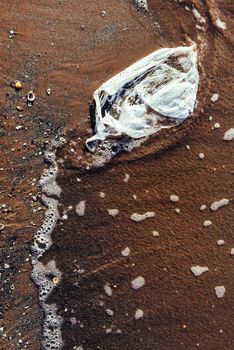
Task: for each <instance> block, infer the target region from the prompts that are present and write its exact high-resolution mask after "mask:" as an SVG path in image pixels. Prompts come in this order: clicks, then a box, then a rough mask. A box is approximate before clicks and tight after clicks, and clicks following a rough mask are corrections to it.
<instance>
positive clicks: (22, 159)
mask: <svg viewBox="0 0 234 350" xmlns="http://www.w3.org/2000/svg"><path fill="white" fill-rule="evenodd" d="M217 4H218V6H219V11H220V17H221V18H222V19H223V20H225V22H226V24H227V29H226V31H225V32H223V31H222V30H218V29H217V28H215V27H214V25H213V23H211V22H210V20H209V18H208V17H206V20H207V31H206V32H205V34H203V31H200V32H199V31H198V29H196V25H197V22H196V19H195V18H194V16H192V11H186V10H185V9H184V6H182V5H181V4H177V3H176V2H175V1H169V0H168V1H164V2H163V3H162V2H161V1H160V2H159V1H158V2H156V1H155V2H153V1H148V6H149V10H150V12H151V15H149V14H148V13H146V12H144V11H143V12H142V11H139V10H137V9H136V8H135V7H133V6H132V3H131V2H130V1H114V0H113V1H103V0H102V1H101V0H100V1H99V0H97V1H95V3H94V2H93V1H86V2H85V3H82V2H77V1H70V2H67V1H59V2H58V1H50V3H49V4H46V6H45V4H44V2H42V1H39V2H38V1H31V2H26V1H23V2H20V3H19V2H16V1H13V0H12V1H8V2H7V3H6V2H2V4H1V6H2V9H1V13H2V15H1V17H2V21H1V24H0V29H1V33H2V35H1V48H0V50H1V58H0V60H1V61H0V62H1V67H2V69H1V78H2V82H3V83H2V89H1V93H0V102H1V141H2V142H1V145H2V146H3V147H2V149H3V150H2V154H3V157H2V164H1V187H2V189H1V193H0V196H1V222H2V223H3V224H4V226H5V227H4V229H3V230H2V231H1V232H0V240H1V279H2V282H3V284H2V286H3V287H1V288H2V292H3V293H2V294H1V297H0V299H1V303H0V304H1V309H0V311H1V317H2V319H1V322H0V326H1V330H0V332H1V334H0V336H1V338H0V345H1V349H3V350H5V349H9V350H13V349H16V348H19V349H23V348H29V349H33V350H34V349H35V350H36V349H38V348H39V341H40V335H41V324H42V318H43V315H42V313H41V311H40V308H39V307H38V303H37V291H36V289H35V286H34V285H33V284H32V282H31V279H30V275H31V266H30V262H29V260H28V259H29V258H30V256H29V254H30V250H29V247H30V245H31V241H32V239H33V235H34V234H35V231H36V228H37V227H39V226H40V224H41V222H42V219H43V212H44V209H43V206H42V204H41V203H40V200H39V199H40V193H38V192H40V189H39V188H38V187H37V183H38V180H39V177H40V175H41V173H42V170H43V168H44V166H45V165H44V164H43V150H44V145H45V143H46V142H47V141H48V142H49V141H50V140H51V139H52V137H53V136H54V135H56V134H57V133H58V131H59V130H60V129H61V128H63V127H64V130H65V132H66V137H67V140H68V142H67V145H66V146H65V147H64V148H63V149H62V150H61V151H59V157H61V158H62V159H64V161H65V162H64V166H63V167H62V166H61V171H60V173H59V175H58V183H59V185H60V186H61V188H62V195H61V200H60V211H61V213H62V212H63V210H67V208H68V207H69V206H73V208H74V209H73V210H70V211H68V214H67V215H68V219H67V220H60V221H59V222H58V224H57V227H56V228H55V230H54V232H53V241H54V244H53V246H52V248H51V249H50V250H49V251H48V252H47V254H45V256H44V257H43V262H44V263H46V262H47V261H49V260H52V259H54V260H55V261H56V263H57V265H58V267H59V269H60V271H61V272H62V274H63V277H62V281H61V283H60V284H59V286H58V287H57V288H56V289H55V290H54V292H53V294H52V295H51V296H50V302H51V303H54V302H55V303H56V304H57V306H58V310H59V314H60V315H61V316H63V318H64V324H63V327H62V335H63V340H64V344H65V347H64V348H65V349H73V348H74V347H75V346H76V347H77V348H78V347H79V346H82V347H83V348H84V349H90V350H92V349H114V350H117V349H125V348H126V344H128V345H127V346H128V348H129V349H154V348H155V347H156V346H157V349H163V350H166V349H168V348H177V349H180V348H181V349H188V348H189V349H190V348H191V349H192V348H196V347H197V346H198V345H197V344H200V347H202V348H203V349H207V350H208V349H210V348H211V347H212V348H220V347H222V348H224V349H227V350H229V349H231V348H232V344H233V341H234V339H233V332H232V330H233V317H232V315H233V288H234V283H233V278H232V265H233V261H232V256H231V255H230V251H231V249H232V248H233V246H234V242H233V238H232V231H233V217H234V216H233V214H234V210H233V205H232V198H233V194H232V191H231V189H232V187H233V186H232V184H233V176H234V175H233V171H234V169H233V164H234V162H233V161H234V159H233V152H232V148H233V145H232V141H230V142H224V140H223V137H224V134H225V132H226V131H227V130H229V129H231V128H233V127H234V124H233V115H232V112H231V110H232V109H233V103H232V99H231V91H232V88H233V77H232V62H231V57H232V53H231V45H232V44H233V36H232V35H233V33H232V29H231V28H232V27H233V23H232V19H231V15H230V13H231V11H233V5H232V4H231V2H224V1H219V2H218V1H217ZM211 5H212V2H211V1H207V3H205V2H204V6H203V5H200V7H199V8H198V10H199V11H200V13H201V14H202V15H203V16H206V13H207V9H211V10H212V6H211ZM102 11H106V16H104V17H103V16H102V15H101V12H102ZM172 18H173V19H174V20H173V21H172V20H171V19H172ZM81 26H82V28H81ZM14 28H15V31H16V34H15V35H13V37H12V38H10V37H9V30H11V29H14ZM198 34H200V37H201V40H200V43H202V40H203V42H204V43H206V50H207V51H206V50H205V49H204V52H205V53H204V57H203V65H202V67H201V68H200V74H201V75H202V74H204V79H203V80H202V84H201V86H200V91H199V95H198V96H199V101H201V106H200V107H199V108H198V111H199V113H197V114H196V115H195V116H194V118H193V119H192V118H191V120H189V121H188V123H186V124H185V125H183V126H182V127H181V128H180V129H176V131H175V132H174V131H173V130H172V131H171V132H170V133H168V134H167V133H163V134H162V135H159V136H158V137H155V138H152V140H151V141H150V142H148V143H147V144H146V145H143V146H142V147H141V148H139V149H138V150H137V151H136V152H134V151H133V152H132V153H131V154H125V155H122V156H120V157H117V158H115V159H114V160H113V161H112V162H111V163H110V164H109V165H108V166H106V167H105V168H103V169H100V170H98V171H95V170H94V171H91V172H87V171H83V169H82V172H81V170H80V164H81V163H82V160H83V159H85V160H88V161H89V159H90V158H91V157H90V156H88V155H87V154H85V155H84V154H83V145H84V141H85V139H86V138H87V137H89V136H90V135H91V130H90V126H89V120H88V115H89V113H88V109H89V101H91V100H92V93H93V91H94V90H95V89H96V88H98V87H99V86H100V85H101V84H102V83H103V82H104V81H106V80H107V79H109V78H110V77H111V76H113V75H114V74H117V73H118V72H119V71H121V70H123V69H124V68H126V67H127V66H129V65H130V64H132V63H134V62H135V61H136V60H138V59H140V58H142V57H143V56H145V55H147V54H149V53H150V52H152V51H154V50H156V49H158V48H161V47H172V46H179V45H180V44H181V42H186V40H187V39H188V37H190V38H191V39H192V40H193V41H199V38H198ZM16 79H17V80H18V79H19V80H21V81H22V83H23V89H22V90H21V91H20V92H15V91H14V89H12V88H11V86H10V84H11V82H12V81H14V80H16ZM205 87H206V88H205ZM48 88H50V89H51V94H50V95H48V94H47V93H46V90H47V89H48ZM30 90H33V91H34V93H35V95H36V100H35V103H34V104H33V106H32V107H30V108H29V107H27V106H26V103H25V100H24V98H23V97H24V96H25V95H26V94H27V92H28V91H30ZM215 93H218V95H219V99H218V101H216V102H212V101H211V100H210V99H211V97H212V96H213V95H214V94H215ZM17 106H22V108H23V110H22V111H17V109H16V107H17ZM20 114H22V117H21V116H20ZM211 116H212V120H211V119H210V118H209V117H211ZM215 123H219V124H220V128H218V129H214V128H213V125H214V124H215ZM18 126H21V127H20V128H18ZM24 144H26V145H24ZM186 145H187V146H189V147H186ZM201 152H202V153H204V154H205V158H204V159H199V157H198V155H199V154H200V153H201ZM79 157H81V158H79ZM126 173H127V174H129V175H130V177H129V181H128V182H127V183H126V182H125V181H124V178H125V174H126ZM77 178H79V179H80V180H81V181H77ZM34 179H35V180H34ZM100 192H103V193H105V197H104V198H101V197H100ZM174 194H175V195H178V197H179V202H177V203H172V202H171V201H170V196H171V195H174ZM34 197H35V198H36V199H34ZM221 198H228V199H229V200H230V203H229V205H227V206H225V207H223V208H220V209H219V210H217V211H215V212H212V211H210V210H209V207H210V205H211V204H212V203H213V202H214V201H218V200H220V199H221ZM82 200H85V203H86V206H85V213H84V215H83V216H78V215H77V214H76V212H75V208H76V206H77V204H78V203H79V202H80V201H82ZM4 204H5V205H6V206H3V207H2V205H4ZM202 204H206V205H207V209H205V210H204V211H202V212H201V211H200V210H199V208H200V207H201V205H202ZM108 209H118V211H119V212H118V215H116V216H115V217H113V216H111V215H109V214H108ZM176 209H179V210H180V211H178V210H177V211H176ZM145 212H154V213H155V215H154V217H152V218H148V219H147V220H144V221H142V222H133V221H132V220H131V219H130V217H131V215H132V214H133V213H139V214H144V213H145ZM205 220H211V221H212V225H211V226H210V227H206V228H204V227H203V222H204V221H205ZM155 230H156V231H158V232H159V233H160V235H159V237H154V236H153V234H152V232H153V231H155ZM219 239H223V240H224V241H225V245H222V246H218V245H217V243H216V242H217V241H218V240H219ZM126 247H128V248H129V250H130V254H129V255H127V256H123V255H122V254H121V252H122V251H123V250H124V249H125V248H126ZM196 265H200V266H208V267H209V271H208V272H206V273H205V274H204V275H202V276H199V277H194V276H193V274H192V273H191V267H192V266H196ZM8 266H9V267H8ZM138 277H142V278H144V282H145V283H144V285H143V286H142V287H141V288H139V289H137V290H133V288H132V287H131V283H132V281H134V280H135V279H136V278H138ZM105 285H108V286H110V287H111V290H112V295H111V296H109V295H107V294H106V293H105V290H104V286H105ZM216 286H225V295H224V297H223V298H222V299H220V300H218V299H217V297H216V295H215V292H214V290H215V289H214V288H215V287H216ZM107 310H111V311H107ZM139 310H142V312H140V315H141V316H142V317H140V318H138V317H137V319H136V317H135V315H136V312H137V311H139ZM138 314H139V312H138V313H137V315H138ZM74 318H75V319H74ZM16 320H17V321H16ZM25 346H26V347H25Z"/></svg>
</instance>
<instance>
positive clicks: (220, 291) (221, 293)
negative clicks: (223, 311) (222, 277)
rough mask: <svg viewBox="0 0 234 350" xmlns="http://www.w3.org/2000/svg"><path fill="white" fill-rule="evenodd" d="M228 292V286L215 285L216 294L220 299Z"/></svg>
mask: <svg viewBox="0 0 234 350" xmlns="http://www.w3.org/2000/svg"><path fill="white" fill-rule="evenodd" d="M225 292H226V288H225V287H224V286H216V287H215V294H216V297H217V298H218V299H221V298H223V297H224V294H225Z"/></svg>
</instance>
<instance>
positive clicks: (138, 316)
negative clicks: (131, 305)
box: [134, 309, 144, 320]
mask: <svg viewBox="0 0 234 350" xmlns="http://www.w3.org/2000/svg"><path fill="white" fill-rule="evenodd" d="M143 316H144V312H143V311H142V310H141V309H138V310H136V312H135V316H134V318H135V320H139V319H140V318H142V317H143Z"/></svg>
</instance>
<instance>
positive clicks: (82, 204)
mask: <svg viewBox="0 0 234 350" xmlns="http://www.w3.org/2000/svg"><path fill="white" fill-rule="evenodd" d="M76 214H77V215H78V216H84V214H85V201H80V202H79V203H78V204H77V206H76Z"/></svg>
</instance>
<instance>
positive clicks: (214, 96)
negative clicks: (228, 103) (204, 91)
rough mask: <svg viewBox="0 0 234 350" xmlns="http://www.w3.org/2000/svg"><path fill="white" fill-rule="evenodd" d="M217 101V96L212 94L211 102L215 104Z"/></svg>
mask: <svg viewBox="0 0 234 350" xmlns="http://www.w3.org/2000/svg"><path fill="white" fill-rule="evenodd" d="M218 99H219V94H213V95H212V96H211V99H210V100H211V102H217V101H218Z"/></svg>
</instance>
